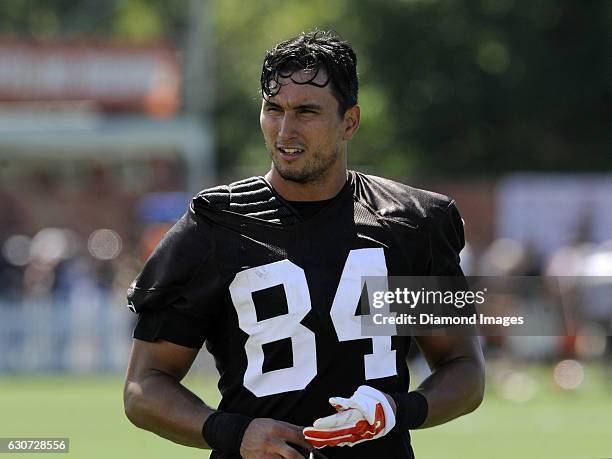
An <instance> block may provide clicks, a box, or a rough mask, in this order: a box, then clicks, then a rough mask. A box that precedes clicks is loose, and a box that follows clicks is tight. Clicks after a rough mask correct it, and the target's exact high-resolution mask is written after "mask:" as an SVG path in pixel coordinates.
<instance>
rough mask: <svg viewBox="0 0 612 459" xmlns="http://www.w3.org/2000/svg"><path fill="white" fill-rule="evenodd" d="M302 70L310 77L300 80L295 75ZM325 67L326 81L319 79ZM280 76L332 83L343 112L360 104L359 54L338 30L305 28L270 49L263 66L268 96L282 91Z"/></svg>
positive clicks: (317, 84)
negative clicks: (358, 100) (358, 98)
mask: <svg viewBox="0 0 612 459" xmlns="http://www.w3.org/2000/svg"><path fill="white" fill-rule="evenodd" d="M302 70H306V71H307V72H308V77H307V78H300V79H299V80H296V79H295V78H294V77H293V75H294V74H295V73H296V72H300V71H302ZM321 71H323V72H325V74H326V75H327V80H326V81H325V82H324V83H323V84H321V83H317V82H315V80H316V78H317V75H318V74H319V72H321ZM280 78H291V81H293V82H294V83H296V84H310V85H313V86H318V87H325V86H327V85H328V84H331V90H332V94H333V95H334V97H335V98H336V100H337V101H338V104H339V109H338V111H339V113H340V116H344V113H345V112H346V110H348V109H349V108H350V107H352V106H354V105H356V104H357V94H358V91H359V82H358V80H357V56H356V55H355V51H353V47H352V46H351V44H350V43H349V42H347V41H345V40H344V39H343V38H342V37H341V36H340V35H338V34H337V33H335V32H325V31H319V30H317V31H313V32H302V33H301V34H299V35H296V36H295V37H292V38H290V39H288V40H285V41H283V42H282V43H279V44H278V45H276V46H275V47H274V48H273V49H271V50H270V51H268V52H267V53H266V57H265V59H264V63H263V66H262V69H261V93H262V96H263V97H264V98H265V99H268V98H270V97H273V96H275V95H276V94H278V92H279V91H280V89H281V84H280V82H279V79H280Z"/></svg>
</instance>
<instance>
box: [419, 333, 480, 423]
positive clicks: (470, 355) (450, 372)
mask: <svg viewBox="0 0 612 459" xmlns="http://www.w3.org/2000/svg"><path fill="white" fill-rule="evenodd" d="M415 339H416V341H417V343H418V345H419V347H420V348H421V352H422V353H423V356H424V357H425V359H426V360H427V363H428V364H429V367H430V368H431V371H432V373H431V375H429V376H428V377H427V378H426V379H425V380H424V381H423V382H422V383H421V384H420V385H419V387H418V388H417V389H416V391H417V392H419V393H420V394H422V395H423V396H424V397H425V399H426V400H427V417H426V418H425V421H424V422H423V423H422V424H421V425H420V426H418V427H417V428H425V427H432V426H436V425H439V424H443V423H445V422H447V421H450V420H451V419H455V418H457V417H459V416H462V415H464V414H468V413H470V412H472V411H474V410H475V409H476V408H478V406H479V405H480V403H481V402H482V399H483V396H484V386H485V370H484V368H485V365H484V357H483V355H482V349H481V347H480V343H479V341H478V337H476V336H420V337H417V338H415Z"/></svg>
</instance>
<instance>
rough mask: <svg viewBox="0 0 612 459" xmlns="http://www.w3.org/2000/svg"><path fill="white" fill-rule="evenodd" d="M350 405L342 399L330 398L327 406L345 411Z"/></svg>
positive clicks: (345, 399)
mask: <svg viewBox="0 0 612 459" xmlns="http://www.w3.org/2000/svg"><path fill="white" fill-rule="evenodd" d="M350 403H351V401H350V400H349V399H348V398H344V397H331V398H330V399H329V404H330V405H331V406H333V407H334V408H336V409H339V408H338V407H340V409H343V410H346V409H347V408H349V406H350Z"/></svg>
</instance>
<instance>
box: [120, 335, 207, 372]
mask: <svg viewBox="0 0 612 459" xmlns="http://www.w3.org/2000/svg"><path fill="white" fill-rule="evenodd" d="M198 351H199V349H194V348H190V347H185V346H180V345H178V344H174V343H171V342H169V341H163V340H159V341H155V342H148V341H143V340H139V339H134V340H133V344H132V353H131V355H130V361H129V365H128V370H127V377H126V379H127V380H128V381H138V380H141V379H143V378H146V377H147V376H149V375H151V374H154V373H163V374H166V375H169V376H171V377H172V378H174V379H176V380H177V381H180V380H182V379H183V378H184V377H185V375H186V374H187V372H188V371H189V369H190V368H191V365H192V364H193V361H194V360H195V358H196V356H197V355H198Z"/></svg>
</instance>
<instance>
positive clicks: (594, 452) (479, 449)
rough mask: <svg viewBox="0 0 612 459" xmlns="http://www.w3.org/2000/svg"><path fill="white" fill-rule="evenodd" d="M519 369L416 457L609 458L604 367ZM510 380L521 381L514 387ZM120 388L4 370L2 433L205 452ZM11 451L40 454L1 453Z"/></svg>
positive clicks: (141, 453)
mask: <svg viewBox="0 0 612 459" xmlns="http://www.w3.org/2000/svg"><path fill="white" fill-rule="evenodd" d="M521 375H522V376H521V377H519V378H516V377H515V378H514V380H513V379H512V376H511V375H505V376H504V375H501V376H499V375H498V377H497V379H495V378H493V377H492V378H491V381H490V383H489V385H488V390H487V396H486V398H485V402H484V403H483V405H482V406H481V407H480V409H479V410H478V411H476V412H475V413H472V414H471V415H469V416H467V417H465V418H462V419H461V420H458V421H456V422H451V423H449V424H447V425H444V426H440V427H436V428H432V429H426V430H423V431H416V432H414V433H413V443H414V448H415V451H416V454H417V457H418V458H419V459H421V458H427V459H437V458H440V459H442V458H445V459H447V458H450V457H455V458H470V459H479V458H494V459H496V458H500V459H503V458H512V459H515V458H523V459H525V458H555V459H564V458H567V459H570V458H571V459H579V458H593V459H594V458H606V457H608V458H610V457H612V382H611V381H609V380H606V377H605V376H604V372H603V370H602V369H600V368H598V367H587V368H586V370H585V379H584V383H583V384H582V385H581V386H580V387H579V389H577V390H575V391H563V390H561V389H559V388H558V387H557V386H556V385H555V384H554V382H553V380H552V377H551V370H550V369H549V368H544V367H530V368H527V369H523V370H521ZM515 376H516V375H515ZM504 384H505V386H504ZM508 384H510V386H508ZM187 385H188V386H189V387H191V388H192V389H193V390H194V391H195V392H197V393H198V394H199V395H200V396H201V397H202V398H203V399H205V400H207V401H209V402H210V403H212V404H214V403H216V402H217V401H218V400H219V395H218V393H217V390H216V387H215V385H214V382H213V380H212V379H207V378H205V377H197V376H196V377H191V378H190V379H189V380H188V382H187ZM512 386H516V388H517V389H518V392H516V391H515V392H514V395H512V394H513V393H512V389H513V387H512ZM503 387H506V389H503ZM508 388H510V391H511V392H510V396H512V397H513V398H515V399H521V400H523V401H521V402H518V401H511V400H509V399H508V398H507V397H508V394H507V389H508ZM121 390H122V380H121V378H120V377H117V376H95V377H93V376H92V377H75V376H11V377H3V378H0V437H14V436H21V437H24V436H32V437H69V438H70V453H69V454H67V455H66V456H59V457H70V458H75V459H76V458H79V459H80V458H83V459H102V458H104V459H123V458H130V459H131V458H146V459H162V458H163V459H167V458H173V459H181V458H200V459H201V458H206V457H207V456H208V455H207V453H206V452H203V451H200V450H195V449H190V448H185V447H181V446H177V445H174V444H172V443H170V442H167V441H165V440H161V439H159V438H157V437H155V436H154V435H152V434H149V433H147V432H143V431H140V430H138V429H136V428H135V427H133V426H132V425H131V424H130V423H129V422H128V421H127V419H126V418H125V417H124V415H123V407H122V402H121ZM504 390H505V392H504ZM501 393H505V394H506V395H505V397H502V396H501V395H500V394H501ZM12 456H15V457H20V458H23V459H26V458H28V457H41V456H40V455H39V454H38V455H36V454H19V455H16V454H6V455H2V457H12ZM43 457H57V456H48V455H46V456H43ZM376 459H378V458H376ZM381 459H382V458H381Z"/></svg>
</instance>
